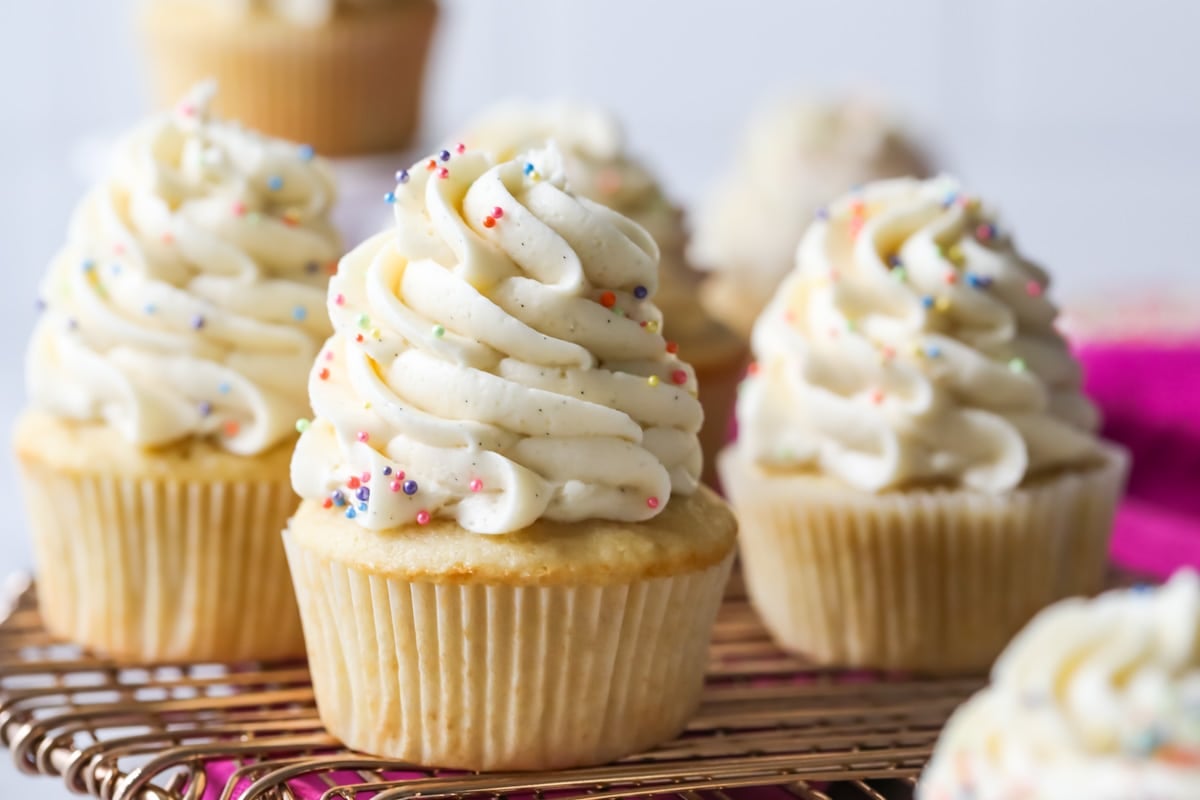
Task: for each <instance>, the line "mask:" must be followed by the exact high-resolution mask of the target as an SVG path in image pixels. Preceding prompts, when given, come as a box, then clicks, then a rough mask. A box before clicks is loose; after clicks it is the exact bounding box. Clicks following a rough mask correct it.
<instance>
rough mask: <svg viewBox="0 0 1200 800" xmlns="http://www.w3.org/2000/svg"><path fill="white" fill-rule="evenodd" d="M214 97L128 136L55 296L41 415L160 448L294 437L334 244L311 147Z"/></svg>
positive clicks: (81, 216) (48, 300)
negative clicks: (221, 108) (235, 114)
mask: <svg viewBox="0 0 1200 800" xmlns="http://www.w3.org/2000/svg"><path fill="white" fill-rule="evenodd" d="M213 93H214V88H213V86H211V85H206V86H201V87H199V88H198V89H197V90H196V91H195V92H194V93H193V94H192V95H191V96H190V97H189V98H187V99H186V100H185V101H184V102H182V103H181V104H180V105H179V107H178V108H177V109H175V110H174V111H173V112H171V113H168V114H164V115H162V116H158V117H155V118H154V119H152V120H150V121H149V122H147V123H146V124H144V125H142V126H141V127H139V128H138V129H137V130H135V131H133V132H132V133H131V134H130V135H128V136H127V137H125V138H124V139H123V140H122V141H121V143H120V145H119V147H118V151H117V158H116V162H115V164H114V168H113V170H112V173H111V176H110V177H109V178H107V179H106V180H105V181H104V182H103V183H102V184H101V185H100V186H98V187H97V188H95V189H94V190H93V191H92V192H91V193H90V194H89V195H88V196H87V197H86V198H85V200H84V201H83V202H82V204H81V205H80V206H79V208H78V209H77V211H76V213H75V217H74V220H73V222H72V225H71V229H70V233H69V237H68V243H67V244H66V246H65V247H64V248H63V249H62V251H61V252H60V253H59V254H58V256H57V257H56V258H55V259H54V262H53V263H52V265H51V267H50V270H49V273H48V275H47V277H46V280H45V282H44V286H43V291H42V300H41V303H42V304H43V305H44V312H43V314H42V317H41V320H40V321H39V323H38V326H37V329H36V330H35V332H34V336H33V341H32V344H31V347H30V351H29V357H28V362H27V370H26V371H27V383H28V387H29V393H30V399H31V402H32V404H33V405H34V406H35V407H37V408H41V409H44V410H46V411H49V412H51V413H54V414H56V415H58V416H61V417H65V418H68V419H73V420H78V421H81V422H102V423H106V424H108V425H111V426H112V427H113V428H115V429H116V430H117V431H118V432H120V433H121V434H122V435H123V436H124V437H125V438H126V439H127V440H129V441H130V442H132V443H134V444H137V445H141V446H145V447H155V446H161V445H167V444H171V443H174V442H178V441H181V440H183V439H186V438H187V437H194V436H199V437H213V438H214V440H215V441H216V442H217V444H219V445H220V446H221V447H222V448H224V449H226V450H228V451H230V452H232V453H236V454H240V455H251V454H256V453H261V452H263V451H265V450H267V449H269V448H270V447H272V446H274V445H276V444H279V443H281V442H283V441H285V440H286V439H287V438H288V437H289V436H291V435H294V431H293V426H294V423H295V419H296V416H297V415H298V414H302V413H304V412H305V410H306V408H307V402H306V401H307V398H306V396H305V392H304V384H305V379H306V376H307V374H308V370H309V367H310V365H311V364H312V360H313V358H315V356H316V353H317V352H318V350H319V348H320V345H321V342H322V341H323V340H324V339H325V337H326V336H327V335H328V332H329V323H328V320H327V319H326V316H325V314H324V310H323V304H324V303H323V301H324V298H325V285H326V281H327V279H328V275H329V267H330V265H332V264H335V263H336V259H337V258H338V256H339V255H340V254H341V242H340V239H339V237H338V235H337V233H336V231H335V230H334V227H333V225H332V223H331V222H330V220H329V211H330V208H331V206H332V205H333V202H334V184H333V178H332V174H331V171H330V170H329V168H328V166H327V165H326V164H325V163H323V162H322V161H321V160H320V159H317V158H315V157H314V155H313V153H312V150H311V148H307V147H303V146H300V145H296V144H291V143H288V142H284V141H281V140H276V139H270V138H267V137H265V136H261V135H259V134H256V133H254V132H251V131H248V130H245V129H243V128H241V127H240V126H238V125H236V124H234V123H231V122H225V121H222V120H219V119H216V118H214V117H213V116H212V115H211V114H210V112H209V106H210V103H211V100H212V97H213Z"/></svg>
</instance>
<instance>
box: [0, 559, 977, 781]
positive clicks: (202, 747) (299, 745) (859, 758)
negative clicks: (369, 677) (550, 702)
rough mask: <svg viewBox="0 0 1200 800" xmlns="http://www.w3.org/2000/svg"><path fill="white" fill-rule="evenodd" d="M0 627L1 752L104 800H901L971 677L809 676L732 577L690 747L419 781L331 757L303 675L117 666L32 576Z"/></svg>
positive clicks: (684, 741) (423, 776) (358, 759)
mask: <svg viewBox="0 0 1200 800" xmlns="http://www.w3.org/2000/svg"><path fill="white" fill-rule="evenodd" d="M7 597H8V598H9V600H8V602H7V607H6V608H5V609H3V610H4V611H5V612H6V614H5V618H4V621H3V623H0V743H2V744H3V745H4V746H6V747H8V748H9V749H10V750H11V752H12V756H13V758H14V759H15V761H16V763H17V766H18V767H19V768H20V769H21V770H22V771H24V772H27V773H30V774H36V775H42V776H53V777H56V778H58V779H60V780H62V781H64V782H65V783H66V784H67V786H68V787H70V788H71V789H72V790H74V791H76V792H79V793H81V794H87V795H91V796H93V797H98V798H102V799H103V800H398V799H399V798H410V797H420V798H500V797H506V798H507V797H511V798H537V799H538V800H540V799H541V798H546V799H547V800H559V798H564V799H565V798H590V799H591V800H605V799H606V798H634V797H671V798H683V800H709V799H710V798H712V799H714V800H730V799H737V800H743V799H746V800H774V799H775V798H789V797H790V798H805V799H807V800H842V799H843V798H846V799H849V798H854V800H864V799H867V798H869V799H870V800H892V799H893V798H911V796H912V787H913V785H914V782H915V779H916V776H917V775H918V773H919V771H920V769H921V767H922V765H923V764H924V762H925V760H926V759H927V758H928V756H929V753H930V750H931V748H932V745H933V742H934V740H935V738H936V736H937V732H938V730H939V729H940V727H941V725H942V724H943V722H944V721H945V719H946V717H947V716H948V715H949V713H950V712H951V711H952V710H953V709H954V707H955V706H956V705H957V704H958V703H960V702H961V701H962V700H963V699H965V698H966V697H967V696H968V695H969V694H970V693H971V692H972V691H974V690H975V689H976V688H977V687H978V686H979V685H980V683H981V680H978V679H965V678H964V679H951V680H932V679H922V678H916V677H906V676H897V675H891V676H881V675H873V674H865V673H847V672H829V671H818V670H812V669H810V668H808V667H806V666H805V664H804V663H802V662H801V661H799V660H797V659H796V658H794V657H791V656H788V655H785V654H784V653H782V652H780V651H779V650H777V649H776V648H775V647H774V646H773V645H772V644H771V642H770V640H769V639H768V638H767V635H766V633H765V632H764V630H763V629H762V627H761V626H760V624H759V623H758V621H757V619H756V618H755V616H754V614H753V612H752V611H751V609H750V607H749V605H748V603H747V602H746V599H745V596H744V593H743V592H742V591H741V590H740V586H739V585H738V584H737V582H736V581H735V583H734V586H732V587H731V591H730V595H729V597H728V598H727V600H726V603H725V605H724V607H723V608H722V611H721V615H720V619H719V621H718V623H717V627H716V631H715V636H714V641H713V645H712V651H711V666H710V669H709V677H708V684H707V688H706V692H705V695H704V701H703V705H702V707H701V710H700V712H699V714H698V715H697V716H696V718H695V720H693V722H692V723H691V724H690V726H689V727H688V730H687V731H686V732H685V734H684V735H683V736H682V737H681V738H679V739H678V740H676V741H674V742H672V743H670V744H667V745H664V746H662V747H660V748H658V749H656V750H654V751H652V752H650V753H646V754H643V755H640V756H637V757H634V758H629V759H626V760H624V761H621V762H619V763H617V764H614V765H611V766H606V767H600V768H590V769H576V770H564V771H559V772H550V773H510V774H487V775H478V774H471V773H460V772H449V771H439V770H424V769H420V768H417V767H413V766H411V765H405V764H399V763H396V762H391V761H384V760H381V759H375V758H367V757H363V756H360V755H357V754H354V753H351V752H349V751H347V750H345V749H343V748H341V747H340V746H339V745H338V743H337V742H335V741H334V740H333V739H331V738H330V737H329V736H328V735H327V734H326V733H325V732H324V730H323V729H322V727H321V723H320V720H319V719H318V718H317V714H316V707H315V705H314V699H313V691H312V686H311V684H310V683H309V676H308V671H307V669H306V667H305V665H304V664H303V663H286V664H245V665H199V666H196V665H192V666H188V665H179V664H155V665H136V666H131V665H120V664H115V663H113V662H110V661H107V660H104V659H101V658H96V657H92V656H90V655H88V654H86V653H84V652H83V651H81V650H79V649H78V648H75V647H73V646H69V645H64V644H62V643H59V642H56V641H55V640H54V639H52V638H51V637H50V636H49V635H48V634H47V633H46V632H45V631H44V630H43V628H42V626H41V622H40V618H39V616H38V609H37V595H36V591H35V589H34V587H33V586H32V584H31V583H30V582H29V581H28V580H27V579H24V580H17V581H14V582H10V585H9V587H8V592H7Z"/></svg>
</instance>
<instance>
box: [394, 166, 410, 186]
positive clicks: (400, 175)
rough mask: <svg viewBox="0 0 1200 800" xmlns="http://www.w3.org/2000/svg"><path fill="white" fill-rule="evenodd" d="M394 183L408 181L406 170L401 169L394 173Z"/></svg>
mask: <svg viewBox="0 0 1200 800" xmlns="http://www.w3.org/2000/svg"><path fill="white" fill-rule="evenodd" d="M396 183H408V170H406V169H402V170H399V171H398V172H397V173H396Z"/></svg>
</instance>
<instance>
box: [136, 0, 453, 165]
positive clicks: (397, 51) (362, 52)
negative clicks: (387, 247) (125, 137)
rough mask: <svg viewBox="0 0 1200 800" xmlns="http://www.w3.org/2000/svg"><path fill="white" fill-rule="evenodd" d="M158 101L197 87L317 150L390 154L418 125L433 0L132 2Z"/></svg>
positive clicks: (239, 114)
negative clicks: (216, 90) (206, 86)
mask: <svg viewBox="0 0 1200 800" xmlns="http://www.w3.org/2000/svg"><path fill="white" fill-rule="evenodd" d="M139 2H140V7H139V17H138V21H139V28H140V32H141V35H142V38H143V40H144V44H145V50H146V52H147V55H148V57H149V62H150V70H149V73H150V79H151V83H152V85H153V88H154V90H155V94H156V95H157V97H158V99H159V101H160V102H161V103H162V104H164V105H167V104H170V103H172V102H173V101H174V100H175V98H177V97H179V96H180V95H181V94H182V93H183V92H185V91H187V89H188V88H189V87H191V86H192V85H193V84H194V83H196V82H197V81H200V80H207V79H209V78H214V79H216V80H217V81H219V82H220V84H221V98H220V104H219V106H218V107H217V109H216V110H217V111H218V112H220V113H222V114H224V115H226V116H227V117H230V118H232V119H240V120H242V121H243V122H245V123H246V124H248V125H250V126H252V127H254V128H256V129H258V130H261V131H264V132H266V133H269V134H272V135H275V136H283V137H287V138H289V139H294V140H296V141H301V142H307V143H308V144H311V145H313V146H314V147H316V148H317V149H319V150H320V151H321V152H323V153H329V154H331V155H349V154H359V153H371V152H376V151H386V150H397V149H400V148H402V147H404V146H406V145H407V144H408V143H409V141H410V140H411V138H412V135H413V132H414V131H415V130H416V126H417V121H418V116H419V112H420V104H421V94H422V83H423V81H424V74H425V62H426V58H427V56H428V52H429V44H430V40H431V39H432V36H433V29H434V24H435V22H436V20H437V5H436V3H435V2H434V0H139Z"/></svg>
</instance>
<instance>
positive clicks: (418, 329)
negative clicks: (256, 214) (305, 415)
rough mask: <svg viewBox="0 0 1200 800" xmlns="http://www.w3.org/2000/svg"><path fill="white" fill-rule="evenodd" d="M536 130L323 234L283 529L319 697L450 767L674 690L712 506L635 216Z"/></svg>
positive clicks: (694, 635) (651, 254)
mask: <svg viewBox="0 0 1200 800" xmlns="http://www.w3.org/2000/svg"><path fill="white" fill-rule="evenodd" d="M563 185H564V180H563V166H562V160H561V156H560V155H559V153H558V152H557V150H555V149H553V148H552V149H550V150H546V151H535V152H532V153H529V154H527V155H526V156H524V157H522V158H521V159H517V160H512V161H505V162H501V163H499V164H496V163H494V161H493V160H492V159H490V158H489V157H487V156H486V155H483V154H476V153H472V152H470V151H467V152H465V153H459V152H443V153H441V154H440V155H439V156H434V157H433V158H430V159H428V160H427V161H425V162H421V163H418V164H417V165H416V166H414V167H413V168H412V169H411V170H407V171H404V172H402V173H401V174H400V184H399V185H398V186H397V188H396V191H395V193H394V194H393V195H391V196H390V198H389V199H391V200H392V201H393V202H394V205H395V211H396V228H395V229H394V230H391V231H387V232H385V233H383V234H380V235H379V236H378V237H376V238H374V239H372V240H370V241H368V242H366V243H364V244H363V245H362V246H360V247H359V248H357V249H356V250H354V251H353V252H351V253H350V254H349V255H348V256H346V257H345V258H344V259H343V261H342V264H341V268H340V270H339V272H338V275H337V276H336V277H335V278H334V279H333V281H332V282H331V285H330V289H329V312H330V315H331V317H332V320H333V325H334V331H335V332H334V336H333V338H331V339H330V340H329V341H328V342H327V344H326V345H325V348H324V351H323V352H322V354H321V356H320V357H319V358H318V359H317V361H316V363H315V365H314V367H313V371H312V375H311V378H310V382H309V391H310V394H311V396H312V403H313V409H314V412H315V414H316V416H315V419H313V420H312V421H311V423H305V424H304V426H303V427H305V428H306V430H305V433H304V434H303V436H302V437H301V439H300V443H299V445H298V446H297V448H296V454H295V459H294V462H293V465H292V476H293V481H294V484H295V487H296V490H297V491H298V492H299V494H300V495H301V496H302V497H303V498H304V502H303V503H302V505H301V507H300V510H299V512H298V513H297V515H296V516H295V518H294V519H293V520H292V521H291V523H290V526H289V529H288V531H287V533H286V534H285V542H286V545H287V549H288V555H289V559H290V561H291V566H292V573H293V578H294V581H295V584H296V594H297V597H298V599H299V602H300V610H301V615H302V617H303V620H304V629H305V636H306V639H307V642H308V649H309V654H310V664H311V669H312V673H313V682H314V686H315V688H316V693H317V703H318V708H319V710H320V713H321V718H322V720H323V721H324V723H325V725H326V726H327V727H328V729H329V730H330V731H331V732H332V733H333V734H334V735H335V736H337V737H338V738H340V739H341V740H342V741H343V742H345V743H346V744H347V745H349V746H350V747H353V748H354V749H357V750H361V751H364V752H368V753H372V754H377V755H382V756H387V757H391V758H399V759H403V760H406V761H411V762H415V763H420V764H425V765H432V766H446V767H458V768H466V769H477V770H502V769H544V768H555V767H568V766H575V765H581V764H592V763H601V762H605V761H609V760H612V759H615V758H619V757H621V756H624V755H627V754H629V753H632V752H636V751H638V750H642V749H645V748H648V747H650V746H652V745H654V744H657V743H658V742H660V741H663V740H665V739H669V738H670V737H672V736H674V735H676V734H677V733H679V731H680V730H681V729H682V728H683V726H684V724H685V722H686V720H687V718H688V717H689V716H690V714H691V713H692V712H693V711H694V709H695V707H696V704H697V702H698V701H699V695H700V689H701V685H702V681H703V673H704V668H705V664H706V651H707V645H708V641H709V633H710V629H711V626H712V623H713V620H714V618H715V615H716V611H717V608H718V606H719V604H720V601H721V595H722V589H723V586H724V583H725V580H726V577H727V575H728V572H729V567H730V562H731V560H732V552H733V545H734V537H735V532H736V524H735V522H734V519H733V515H732V513H731V512H730V511H729V510H728V508H727V506H725V504H724V503H723V502H722V501H720V500H719V499H718V498H717V497H716V496H715V495H714V494H713V493H712V492H710V491H708V490H707V489H704V488H703V487H701V486H700V485H699V477H700V470H701V454H700V445H699V441H698V439H697V432H698V431H699V429H700V424H701V419H702V411H701V407H700V403H699V401H698V400H697V397H696V382H695V376H694V373H693V371H692V369H691V367H690V366H688V364H686V363H685V362H683V361H681V360H679V358H678V357H677V356H676V355H674V354H673V353H672V352H670V349H669V348H668V346H667V341H666V340H665V339H664V338H663V337H662V335H661V333H659V332H654V331H652V330H651V329H650V327H649V326H648V324H647V323H651V322H653V323H656V325H657V326H661V324H662V321H663V320H662V315H661V314H660V312H659V310H658V309H657V308H656V307H655V305H654V303H653V297H654V294H655V291H656V289H657V283H658V264H657V258H658V249H657V247H656V245H655V243H654V240H653V239H652V238H651V237H650V236H649V234H647V233H646V231H645V230H643V229H642V228H640V227H639V226H637V225H636V224H634V223H633V222H631V221H629V220H628V219H626V218H624V217H622V216H620V215H619V214H616V213H615V212H613V211H611V210H609V209H608V208H606V207H604V206H601V205H599V204H597V203H593V202H590V201H588V200H586V199H583V198H578V197H576V196H574V195H572V194H570V193H569V192H568V191H566V190H565V189H564V188H563Z"/></svg>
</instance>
